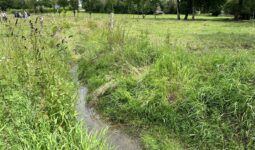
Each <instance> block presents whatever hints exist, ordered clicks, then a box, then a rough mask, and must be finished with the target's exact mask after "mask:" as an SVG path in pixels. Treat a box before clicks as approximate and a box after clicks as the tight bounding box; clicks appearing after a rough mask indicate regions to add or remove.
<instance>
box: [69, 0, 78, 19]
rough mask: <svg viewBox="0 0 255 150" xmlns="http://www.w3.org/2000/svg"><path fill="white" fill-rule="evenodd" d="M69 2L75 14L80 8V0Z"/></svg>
mask: <svg viewBox="0 0 255 150" xmlns="http://www.w3.org/2000/svg"><path fill="white" fill-rule="evenodd" d="M69 3H70V6H71V8H72V10H73V14H74V16H75V14H76V10H78V9H79V0H70V1H69Z"/></svg>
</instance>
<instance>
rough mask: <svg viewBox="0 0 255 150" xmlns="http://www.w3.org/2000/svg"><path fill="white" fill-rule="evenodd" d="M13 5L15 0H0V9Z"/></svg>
mask: <svg viewBox="0 0 255 150" xmlns="http://www.w3.org/2000/svg"><path fill="white" fill-rule="evenodd" d="M12 6H13V0H0V10H4V11H5V10H7V9H8V8H11V7H12Z"/></svg>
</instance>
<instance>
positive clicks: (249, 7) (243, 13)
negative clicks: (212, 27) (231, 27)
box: [225, 0, 255, 20]
mask: <svg viewBox="0 0 255 150" xmlns="http://www.w3.org/2000/svg"><path fill="white" fill-rule="evenodd" d="M225 11H226V12H227V13H229V14H233V15H234V18H235V20H239V19H241V20H243V19H247V20H248V19H251V18H254V15H255V13H254V12H255V1H254V0H245V1H244V0H230V1H228V2H227V4H226V5H225Z"/></svg>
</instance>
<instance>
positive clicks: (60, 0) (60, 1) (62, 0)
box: [58, 0, 69, 13]
mask: <svg viewBox="0 0 255 150" xmlns="http://www.w3.org/2000/svg"><path fill="white" fill-rule="evenodd" d="M58 5H59V6H61V7H63V8H64V12H65V13H66V7H67V6H68V5H69V2H68V0H58Z"/></svg>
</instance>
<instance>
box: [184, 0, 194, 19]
mask: <svg viewBox="0 0 255 150" xmlns="http://www.w3.org/2000/svg"><path fill="white" fill-rule="evenodd" d="M192 1H193V0H188V3H187V6H186V12H185V18H184V20H188V17H189V13H191V12H192Z"/></svg>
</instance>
